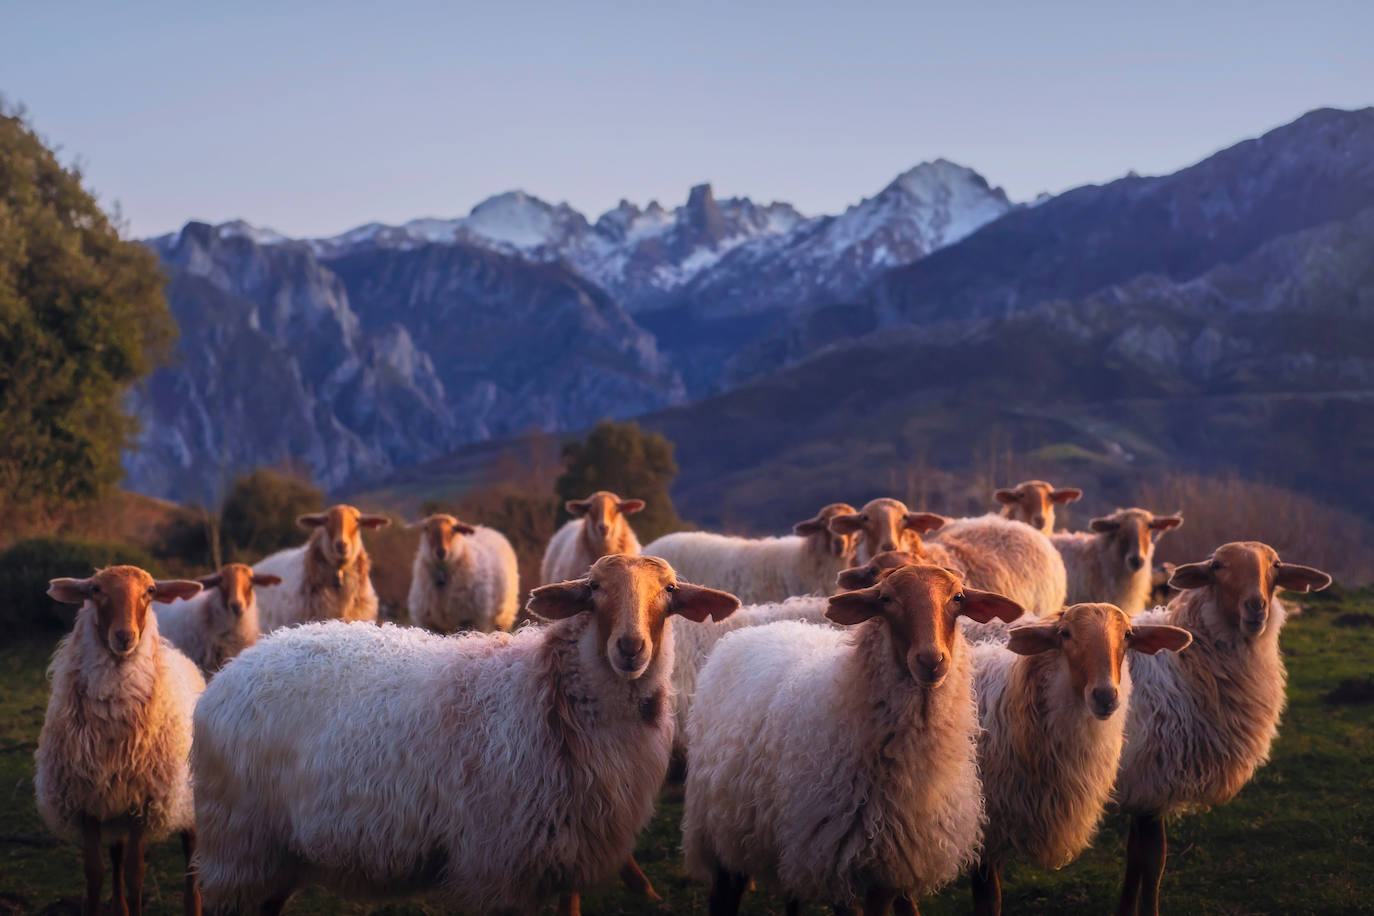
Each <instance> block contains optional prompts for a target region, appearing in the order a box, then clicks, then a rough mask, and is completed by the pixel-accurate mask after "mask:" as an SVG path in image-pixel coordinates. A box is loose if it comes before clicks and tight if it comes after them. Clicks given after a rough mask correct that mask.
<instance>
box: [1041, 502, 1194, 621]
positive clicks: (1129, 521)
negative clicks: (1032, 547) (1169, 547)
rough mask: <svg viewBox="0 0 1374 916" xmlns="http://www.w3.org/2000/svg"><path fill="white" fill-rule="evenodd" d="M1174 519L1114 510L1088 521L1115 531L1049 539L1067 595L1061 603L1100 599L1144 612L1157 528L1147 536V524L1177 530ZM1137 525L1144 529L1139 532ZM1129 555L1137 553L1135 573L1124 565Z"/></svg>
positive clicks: (1150, 585) (1128, 610)
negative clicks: (1113, 527) (1064, 576)
mask: <svg viewBox="0 0 1374 916" xmlns="http://www.w3.org/2000/svg"><path fill="white" fill-rule="evenodd" d="M1175 518H1176V517H1175V516H1169V517H1164V518H1160V519H1156V518H1155V516H1154V515H1153V514H1152V513H1150V512H1147V511H1145V510H1144V509H1118V510H1117V511H1116V512H1114V513H1112V514H1111V515H1109V516H1106V517H1105V518H1103V519H1100V520H1099V519H1094V520H1093V522H1094V523H1097V522H1107V523H1110V524H1115V525H1118V526H1120V527H1119V530H1115V531H1075V532H1071V533H1070V532H1063V533H1060V534H1055V535H1051V537H1050V541H1051V543H1053V544H1054V546H1055V549H1057V550H1058V551H1059V553H1060V555H1061V556H1062V557H1063V559H1064V569H1065V571H1066V573H1067V574H1068V595H1067V597H1066V599H1065V600H1067V601H1068V603H1070V604H1077V603H1079V602H1084V601H1105V602H1107V603H1108V604H1115V605H1116V606H1117V607H1119V608H1121V609H1122V610H1123V611H1125V612H1126V613H1127V614H1131V615H1135V614H1139V613H1140V612H1141V611H1143V610H1145V608H1146V607H1148V606H1149V603H1150V593H1151V591H1152V590H1153V588H1154V582H1153V577H1154V562H1153V561H1154V553H1155V542H1156V540H1157V539H1158V536H1159V534H1160V533H1162V530H1163V529H1161V530H1160V531H1159V532H1158V533H1152V532H1151V530H1150V526H1151V525H1156V524H1161V525H1162V524H1169V525H1170V527H1177V525H1178V524H1182V519H1178V521H1177V524H1174V523H1173V520H1174V519H1175ZM1141 526H1144V527H1145V529H1146V530H1145V531H1143V532H1142V531H1141V530H1140V529H1141ZM1128 541H1129V543H1127V542H1128ZM1129 553H1138V555H1139V556H1140V561H1141V563H1140V568H1139V569H1131V568H1130V566H1129V565H1127V563H1126V557H1127V555H1128V554H1129Z"/></svg>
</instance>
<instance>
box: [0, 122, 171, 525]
mask: <svg viewBox="0 0 1374 916" xmlns="http://www.w3.org/2000/svg"><path fill="white" fill-rule="evenodd" d="M162 284H163V277H162V274H161V272H160V271H159V270H158V266H157V259H156V258H155V257H154V256H153V254H152V253H151V252H149V251H148V250H147V249H145V248H144V247H143V246H142V245H139V244H137V243H135V242H129V241H125V240H124V239H121V238H120V237H119V232H118V231H117V230H116V228H115V226H114V225H112V224H111V222H110V220H109V218H108V217H107V216H106V215H105V213H104V212H103V211H102V210H101V209H100V206H99V205H98V204H97V203H96V201H95V198H94V197H92V196H91V194H90V193H89V192H88V191H87V190H86V189H85V188H83V187H82V184H81V174H80V172H78V171H77V170H76V169H74V168H72V169H69V168H64V167H63V166H62V165H61V164H60V163H59V162H58V161H57V157H56V156H55V155H54V154H53V152H52V150H49V149H48V148H47V147H45V146H44V144H43V142H42V140H40V139H39V138H38V136H37V135H36V134H34V132H33V130H32V128H31V127H30V126H29V125H28V124H27V123H26V122H25V120H24V117H23V114H22V112H19V111H15V110H12V109H11V108H10V107H9V106H7V105H5V103H4V101H3V99H0V430H3V431H4V434H3V436H0V507H15V506H18V507H41V506H43V505H47V504H56V503H60V502H67V501H87V500H91V499H94V498H97V497H99V496H101V495H103V494H104V493H106V492H108V490H109V488H110V487H111V486H113V484H114V483H116V482H117V481H118V480H119V478H120V476H121V475H122V470H121V468H120V453H121V452H122V451H123V450H124V448H126V447H127V446H128V445H129V444H130V442H131V440H132V437H133V434H134V433H135V432H136V425H135V421H134V419H133V418H132V417H130V416H129V415H128V414H126V413H125V411H124V407H123V402H124V395H125V392H126V391H127V390H128V388H129V386H130V385H132V384H133V383H134V382H136V381H137V380H138V379H140V378H141V377H143V376H144V375H146V374H147V373H148V372H149V371H151V370H152V369H153V368H154V367H155V366H156V365H157V364H159V363H160V362H161V361H162V360H163V359H165V357H166V355H167V353H168V350H169V348H170V346H171V343H172V340H173V338H174V336H175V331H176V326H175V324H174V323H173V321H172V319H171V316H170V314H169V313H168V311H167V304H166V302H165V301H164V299H163V296H162Z"/></svg>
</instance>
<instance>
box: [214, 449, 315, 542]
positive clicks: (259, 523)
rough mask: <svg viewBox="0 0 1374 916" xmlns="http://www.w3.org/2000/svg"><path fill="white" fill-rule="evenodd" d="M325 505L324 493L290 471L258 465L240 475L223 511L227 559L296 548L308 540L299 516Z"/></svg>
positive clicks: (221, 512) (222, 518)
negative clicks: (299, 523) (254, 469)
mask: <svg viewBox="0 0 1374 916" xmlns="http://www.w3.org/2000/svg"><path fill="white" fill-rule="evenodd" d="M323 506H324V493H322V492H321V491H320V490H319V488H317V487H315V486H313V485H312V484H311V483H310V482H309V481H308V480H306V479H304V478H303V477H301V476H299V475H297V474H294V473H291V472H289V471H274V470H270V469H268V468H258V469H257V470H256V471H253V472H252V473H250V474H243V475H240V476H239V477H237V478H236V479H235V480H234V484H233V486H232V487H231V488H230V490H229V495H228V497H226V498H225V500H224V508H223V509H222V510H221V511H220V530H221V537H222V538H223V544H224V552H225V557H226V559H238V558H241V557H242V558H246V559H247V560H249V561H256V560H258V559H261V558H262V557H264V556H266V555H267V554H269V553H273V552H274V551H278V550H282V549H284V548H286V547H294V546H295V545H297V544H299V543H301V542H302V541H304V540H305V534H304V532H303V531H302V530H301V527H300V526H299V525H297V524H296V518H297V517H298V516H301V515H305V514H307V513H310V512H318V511H320V509H321V508H322V507H323Z"/></svg>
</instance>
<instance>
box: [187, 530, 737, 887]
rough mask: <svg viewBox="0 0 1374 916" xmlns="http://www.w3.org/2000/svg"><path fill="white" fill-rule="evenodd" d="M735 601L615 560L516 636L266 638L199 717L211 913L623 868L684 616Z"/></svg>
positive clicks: (589, 877) (661, 747)
mask: <svg viewBox="0 0 1374 916" xmlns="http://www.w3.org/2000/svg"><path fill="white" fill-rule="evenodd" d="M738 604H739V602H738V601H737V600H736V599H735V598H734V597H733V596H731V595H727V594H725V593H723V592H718V591H715V590H713V589H707V588H701V587H698V586H694V585H687V584H685V583H681V582H678V581H676V577H675V575H674V573H673V570H672V568H671V567H670V566H668V564H667V563H664V562H663V561H661V560H657V559H655V558H652V557H624V556H611V557H603V558H602V559H600V560H598V561H597V562H596V563H595V564H594V565H593V566H592V568H591V570H590V571H589V572H588V574H587V575H586V576H584V577H583V578H580V579H577V580H575V581H570V582H561V583H558V584H555V585H547V586H544V587H542V588H538V589H535V590H534V592H533V594H532V595H531V597H530V601H529V604H528V610H529V611H530V612H531V613H533V614H535V615H537V616H539V617H543V618H545V619H547V620H549V621H551V622H550V623H548V624H547V625H543V626H530V627H524V628H522V629H520V630H517V631H516V632H515V633H513V634H508V633H491V634H472V635H467V636H460V637H454V636H448V637H445V636H439V635H437V634H433V633H429V632H426V631H424V630H420V629H418V628H402V627H395V626H390V625H386V626H382V627H372V626H363V625H359V624H347V623H342V622H327V623H315V624H308V625H306V626H302V627H296V628H293V629H290V630H285V631H282V632H281V633H278V634H275V635H273V636H270V637H268V638H266V639H264V640H263V641H262V642H260V643H259V644H258V645H257V646H256V647H255V648H254V649H253V651H252V652H248V653H245V654H244V655H242V656H240V657H239V658H238V659H237V660H236V661H235V662H234V663H233V664H232V665H229V666H228V667H227V668H225V669H224V671H223V672H221V673H220V675H219V676H218V677H216V678H215V680H214V681H213V682H212V683H211V685H210V688H209V689H208V690H207V691H206V693H205V697H204V698H203V699H202V700H201V703H200V706H199V707H198V708H197V710H196V741H195V745H194V747H193V751H192V772H193V773H194V777H195V784H196V822H197V824H198V825H199V827H200V834H201V850H200V855H199V857H198V858H197V864H198V868H199V871H200V880H201V884H202V888H203V891H204V894H205V899H206V902H207V905H211V906H214V907H218V908H221V909H225V910H231V911H238V912H254V911H258V910H259V908H261V909H262V911H263V912H267V913H277V912H280V911H281V909H282V908H283V907H284V905H285V903H286V901H287V899H288V898H289V897H290V895H291V894H292V893H293V891H294V890H295V889H296V888H297V887H298V886H299V884H300V883H303V882H309V883H322V884H324V885H326V886H329V887H334V888H342V889H346V890H348V891H350V892H352V893H360V892H368V893H392V892H404V891H407V890H410V889H414V888H416V887H421V886H428V885H438V886H440V887H441V888H442V889H443V891H444V893H445V896H446V897H447V901H446V902H447V904H448V905H449V906H450V907H452V908H453V909H457V910H460V911H463V912H476V913H497V912H499V913H533V912H536V911H537V908H538V904H539V901H540V900H541V898H544V897H546V896H548V895H551V894H555V893H558V892H560V891H576V890H578V889H580V888H582V887H586V886H589V885H594V884H597V883H600V882H602V881H605V880H607V879H608V878H610V877H612V876H614V875H615V874H616V873H617V872H618V871H619V870H620V869H621V867H622V865H623V864H624V863H625V862H626V861H627V860H628V859H629V856H630V851H631V849H632V848H633V846H634V839H635V835H636V833H638V832H639V830H640V829H642V828H643V827H644V825H645V824H646V823H647V822H648V820H649V817H650V815H651V814H652V812H653V806H654V799H655V796H656V795H657V793H658V789H659V787H660V785H661V784H662V782H663V777H664V773H665V771H666V770H667V766H668V754H669V745H670V743H671V740H672V720H671V717H670V712H669V709H668V702H667V701H668V691H669V675H670V669H671V666H672V658H673V647H672V630H671V628H669V627H666V626H665V624H666V622H667V618H668V617H670V616H672V615H680V616H683V617H686V618H688V619H690V620H705V619H706V618H707V617H712V618H715V619H723V618H725V617H727V616H728V615H729V614H730V613H731V612H732V611H734V610H735V608H736V607H738ZM245 710H251V711H252V715H245V714H244V711H245ZM383 775H384V776H385V778H379V777H381V776H383Z"/></svg>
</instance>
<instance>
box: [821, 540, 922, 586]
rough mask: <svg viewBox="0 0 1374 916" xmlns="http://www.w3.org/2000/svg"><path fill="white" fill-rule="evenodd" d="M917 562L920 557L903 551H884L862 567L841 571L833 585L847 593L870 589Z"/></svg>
mask: <svg viewBox="0 0 1374 916" xmlns="http://www.w3.org/2000/svg"><path fill="white" fill-rule="evenodd" d="M919 561H920V557H918V556H917V555H916V554H914V553H908V552H907V551H905V550H885V551H883V552H882V553H880V554H878V555H877V556H876V557H874V558H873V559H871V560H869V561H868V562H867V563H865V564H864V565H863V566H851V567H850V568H849V569H845V570H841V571H840V574H839V575H838V576H836V577H835V584H836V585H838V586H839V587H840V588H841V589H842V590H844V591H847V592H852V591H854V590H855V589H860V588H870V587H872V586H874V585H877V584H878V582H879V580H881V579H883V578H885V577H886V576H887V575H888V573H890V572H892V570H894V569H900V568H901V567H903V566H911V565H913V564H915V563H917V562H919Z"/></svg>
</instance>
